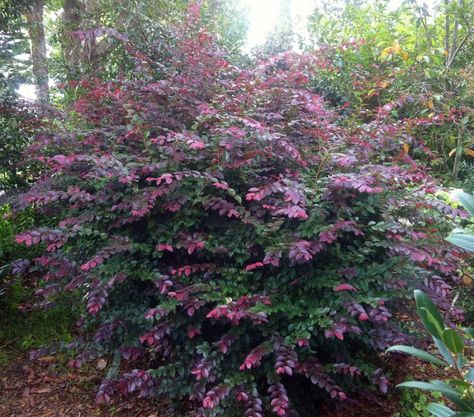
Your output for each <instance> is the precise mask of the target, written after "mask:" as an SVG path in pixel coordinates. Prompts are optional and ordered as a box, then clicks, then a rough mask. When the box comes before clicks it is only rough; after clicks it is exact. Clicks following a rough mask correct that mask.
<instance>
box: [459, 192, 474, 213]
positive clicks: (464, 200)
mask: <svg viewBox="0 0 474 417" xmlns="http://www.w3.org/2000/svg"><path fill="white" fill-rule="evenodd" d="M456 197H457V198H458V199H459V202H460V203H461V204H462V206H463V207H464V208H465V209H466V210H467V211H468V212H469V214H470V215H471V216H474V196H472V195H470V194H468V193H465V192H464V191H461V192H459V193H456Z"/></svg>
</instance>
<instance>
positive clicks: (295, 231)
mask: <svg viewBox="0 0 474 417" xmlns="http://www.w3.org/2000/svg"><path fill="white" fill-rule="evenodd" d="M190 33H191V34H192V35H191V34H189V35H186V33H184V34H182V35H181V39H180V40H179V42H178V46H179V48H178V49H177V50H176V51H174V53H173V54H172V56H173V59H174V62H173V63H172V65H170V70H169V73H168V76H167V77H165V78H164V79H162V80H159V81H156V82H152V83H145V82H143V81H136V82H125V81H124V82H109V83H104V84H98V85H91V86H90V89H89V92H88V93H87V94H85V95H84V96H83V97H82V98H81V99H80V100H79V101H78V102H77V103H76V104H75V111H76V112H77V113H78V115H79V117H78V120H79V122H78V123H79V124H80V127H78V128H77V129H71V130H66V131H61V132H58V131H53V132H45V134H43V135H41V136H40V137H39V138H38V140H37V141H36V143H35V144H34V145H33V146H32V147H31V148H30V150H29V152H30V155H31V157H34V158H37V159H39V160H40V161H42V162H43V163H44V164H45V165H46V166H47V167H48V169H49V170H48V171H47V173H45V174H44V176H43V178H42V179H41V180H40V181H38V182H37V184H36V185H35V186H34V187H33V188H32V189H31V190H30V191H29V192H27V193H26V194H24V195H22V196H21V197H20V198H19V200H18V203H17V206H18V207H17V208H18V209H21V208H22V207H26V206H29V205H31V204H34V205H35V206H37V207H39V208H40V209H42V210H44V211H45V212H47V213H48V214H49V215H50V216H51V217H54V218H57V219H58V223H57V226H56V227H51V228H41V229H37V230H28V231H24V232H23V233H20V234H19V235H18V236H17V237H16V241H17V242H18V243H22V244H25V245H35V244H40V245H43V246H44V249H45V252H44V254H43V255H42V256H40V257H37V258H35V259H33V260H32V261H31V263H30V262H29V261H24V260H23V261H22V260H19V261H17V263H16V265H15V269H16V271H17V272H21V271H25V270H28V269H31V268H33V269H36V270H44V280H43V284H44V285H43V286H42V288H40V289H38V293H39V295H43V296H45V297H54V294H57V293H60V292H63V291H75V292H78V293H80V294H83V295H84V307H85V309H84V310H87V311H85V314H84V317H83V320H82V321H83V326H84V334H83V337H82V338H81V339H80V340H79V341H78V342H77V344H76V345H75V347H76V348H77V349H78V350H79V351H80V353H79V356H78V357H77V358H76V359H75V360H73V361H72V363H71V364H72V365H74V366H80V365H81V364H82V363H84V362H86V361H88V360H93V359H94V358H96V357H98V356H101V355H107V354H110V355H111V357H112V358H113V359H112V360H111V363H112V365H111V368H110V370H109V373H108V376H107V378H106V379H105V380H104V381H103V382H102V384H101V385H100V387H99V389H98V396H97V398H98V400H99V401H110V400H112V399H113V397H114V395H118V394H128V393H133V392H137V393H138V394H139V395H140V396H166V397H171V398H176V399H186V400H187V403H188V404H189V410H190V411H189V413H190V415H193V416H234V415H235V416H237V415H242V413H245V415H246V416H249V417H261V416H262V415H263V414H264V413H265V414H267V413H268V414H272V413H273V414H275V415H278V416H293V415H297V414H298V412H300V413H301V414H303V415H304V413H305V412H306V411H305V410H306V405H308V404H312V402H314V400H316V399H318V398H319V399H321V398H331V399H334V400H337V401H335V403H337V402H339V401H341V402H343V401H342V400H344V399H345V398H346V396H347V395H348V393H349V392H350V391H351V390H352V389H354V388H355V387H359V388H360V387H362V386H364V385H365V386H367V385H370V384H373V385H374V387H378V388H379V389H380V390H382V391H386V390H387V385H388V379H387V376H386V375H385V374H384V372H383V371H382V369H381V368H380V366H379V363H380V362H379V361H378V360H377V355H376V352H379V351H383V350H385V349H386V348H387V347H389V346H391V345H393V344H396V343H401V342H404V341H405V340H406V336H404V334H403V332H402V330H401V329H400V328H399V327H398V325H397V323H396V321H395V320H394V310H393V307H392V306H393V304H394V303H393V300H395V299H397V298H400V297H403V296H405V295H407V294H409V291H408V289H409V288H412V287H418V288H423V289H424V290H425V291H426V292H427V293H429V294H430V296H432V297H433V298H434V300H435V301H436V302H437V304H438V305H439V306H440V307H441V308H442V309H443V310H445V312H446V314H447V315H448V317H450V318H451V320H455V319H457V318H459V317H460V316H461V314H462V313H461V312H460V311H458V310H456V309H455V308H453V307H451V304H450V296H451V288H452V286H453V285H455V284H456V282H457V281H458V279H459V278H458V273H457V268H458V263H459V261H460V259H461V258H462V256H463V254H462V250H461V249H457V248H455V247H453V246H450V245H449V244H448V243H446V242H445V241H444V240H443V232H445V231H447V228H449V223H450V221H451V219H452V218H453V216H455V215H457V214H458V211H457V210H454V209H452V208H450V207H449V206H446V205H445V204H444V203H442V202H441V201H439V200H437V199H436V198H435V197H434V193H435V192H436V191H437V186H436V184H435V183H434V182H433V180H432V179H431V178H430V176H429V175H428V174H427V173H426V172H425V171H424V169H423V168H422V167H421V166H419V165H417V164H416V163H415V162H414V161H413V160H412V159H411V158H410V156H409V155H408V154H407V153H406V152H405V151H404V149H405V147H404V144H405V143H407V142H409V143H411V142H410V141H412V138H410V137H409V135H408V134H407V131H408V130H407V129H406V128H405V127H406V124H405V123H401V122H397V124H394V123H390V121H389V119H388V118H387V115H385V114H384V113H383V111H381V112H380V115H379V117H378V118H377V120H375V121H374V122H372V123H371V124H370V125H366V126H361V127H359V128H357V129H352V130H351V131H348V130H345V129H343V128H342V127H340V124H339V123H338V117H337V116H336V114H335V113H334V112H333V111H332V110H330V109H329V108H328V107H327V106H326V104H325V102H324V101H323V99H322V98H321V97H320V96H318V95H316V94H314V93H313V92H312V91H311V90H310V89H308V85H309V83H310V82H311V79H312V78H315V77H317V74H318V69H319V68H321V66H323V65H325V62H324V61H320V60H319V58H318V56H317V55H298V54H295V53H286V54H283V55H279V56H277V57H275V58H272V59H270V60H268V61H265V62H261V63H259V64H257V65H255V67H254V68H252V69H246V70H239V69H238V68H235V67H233V66H231V65H229V64H228V63H227V61H226V60H225V55H224V54H223V53H222V52H220V51H219V50H218V49H217V48H216V47H215V46H214V43H213V39H212V37H211V36H210V35H209V34H207V33H206V32H205V31H204V30H199V31H193V32H190ZM302 395H305V398H304V399H303V400H304V402H305V403H302V402H301V397H302Z"/></svg>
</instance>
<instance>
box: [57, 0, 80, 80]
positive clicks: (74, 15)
mask: <svg viewBox="0 0 474 417" xmlns="http://www.w3.org/2000/svg"><path fill="white" fill-rule="evenodd" d="M63 10H64V12H63V19H64V27H63V33H62V39H61V47H62V52H63V56H64V61H65V63H66V68H67V78H68V79H77V78H80V75H81V57H82V44H81V40H80V39H79V37H78V36H73V35H71V32H75V31H79V30H81V29H82V17H81V15H82V13H83V12H84V6H83V4H82V3H81V1H80V0H64V4H63Z"/></svg>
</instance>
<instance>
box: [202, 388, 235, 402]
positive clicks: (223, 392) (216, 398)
mask: <svg viewBox="0 0 474 417" xmlns="http://www.w3.org/2000/svg"><path fill="white" fill-rule="evenodd" d="M227 395H229V388H227V386H225V385H224V384H219V385H217V386H215V387H214V388H212V389H211V390H209V391H208V392H207V393H206V396H205V397H204V399H203V400H202V406H203V407H204V408H214V407H216V406H217V405H218V404H219V402H221V401H222V400H223V399H224V398H225V397H227Z"/></svg>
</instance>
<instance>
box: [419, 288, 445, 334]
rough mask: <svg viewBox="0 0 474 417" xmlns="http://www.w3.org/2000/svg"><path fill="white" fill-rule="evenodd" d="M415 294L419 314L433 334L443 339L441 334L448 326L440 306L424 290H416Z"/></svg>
mask: <svg viewBox="0 0 474 417" xmlns="http://www.w3.org/2000/svg"><path fill="white" fill-rule="evenodd" d="M414 294H415V301H416V307H417V310H418V315H419V316H420V318H421V321H422V322H423V325H424V326H425V328H426V330H428V332H429V333H430V334H431V335H432V336H434V337H437V338H439V339H442V336H441V334H442V332H443V329H444V328H445V327H446V326H445V325H444V323H443V318H442V317H441V314H440V312H439V310H438V308H437V307H436V306H435V305H434V304H433V301H431V299H430V298H429V297H428V296H427V295H426V294H425V293H424V292H423V291H420V290H415V291H414Z"/></svg>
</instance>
